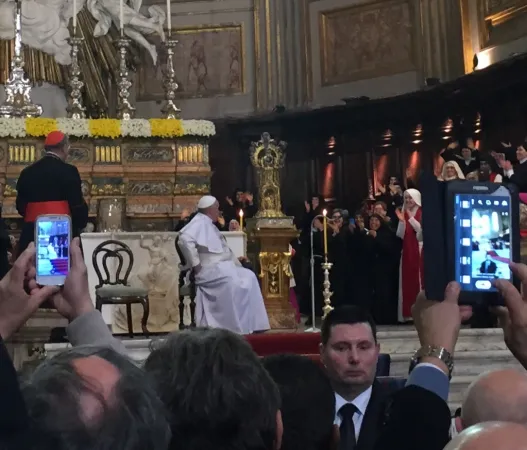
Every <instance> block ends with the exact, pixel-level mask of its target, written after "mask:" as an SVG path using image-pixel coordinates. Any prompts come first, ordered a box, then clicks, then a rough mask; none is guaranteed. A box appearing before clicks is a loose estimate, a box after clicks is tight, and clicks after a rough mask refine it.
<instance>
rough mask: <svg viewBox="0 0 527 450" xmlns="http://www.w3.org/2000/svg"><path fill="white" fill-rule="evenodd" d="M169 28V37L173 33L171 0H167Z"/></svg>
mask: <svg viewBox="0 0 527 450" xmlns="http://www.w3.org/2000/svg"><path fill="white" fill-rule="evenodd" d="M167 30H168V37H170V34H171V33H172V14H171V12H170V0H167Z"/></svg>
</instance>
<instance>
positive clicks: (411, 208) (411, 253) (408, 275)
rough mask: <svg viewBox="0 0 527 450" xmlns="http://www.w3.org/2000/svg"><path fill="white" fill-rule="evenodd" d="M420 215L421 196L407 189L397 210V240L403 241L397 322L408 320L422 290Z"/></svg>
mask: <svg viewBox="0 0 527 450" xmlns="http://www.w3.org/2000/svg"><path fill="white" fill-rule="evenodd" d="M421 216H422V214H421V193H420V192H419V191H418V190H417V189H407V190H406V191H405V192H404V204H403V208H402V210H397V217H398V218H399V225H398V226H397V237H399V238H400V239H402V241H403V250H402V253H401V264H400V267H399V307H398V309H397V316H398V320H399V322H407V321H410V320H412V305H413V304H414V303H415V300H416V298H417V294H419V292H420V291H421V289H422V287H423V259H422V249H423V232H422V228H421Z"/></svg>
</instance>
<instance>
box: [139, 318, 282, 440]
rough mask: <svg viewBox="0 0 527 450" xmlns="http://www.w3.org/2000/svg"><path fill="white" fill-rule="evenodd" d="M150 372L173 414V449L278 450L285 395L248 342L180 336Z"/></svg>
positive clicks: (153, 360) (202, 332)
mask: <svg viewBox="0 0 527 450" xmlns="http://www.w3.org/2000/svg"><path fill="white" fill-rule="evenodd" d="M144 367H145V370H146V371H147V373H149V374H150V375H152V376H153V378H154V380H155V381H156V384H157V388H158V393H159V396H160V397H161V398H162V399H163V401H164V402H165V404H166V405H167V407H168V409H169V413H170V414H171V419H170V421H171V429H172V445H171V447H170V448H171V449H174V450H175V449H177V450H227V449H239V450H272V448H273V446H274V445H275V442H276V436H277V423H276V417H277V413H278V410H279V409H280V394H279V392H278V388H277V386H276V384H275V383H274V382H273V380H272V379H271V377H270V376H269V374H268V373H267V371H266V370H265V369H264V368H263V366H262V363H261V361H260V359H259V358H258V356H257V355H256V354H255V353H254V351H253V350H252V348H251V346H250V345H249V344H248V343H247V341H246V340H245V339H244V338H243V337H241V336H239V335H237V334H234V333H232V332H230V331H227V330H223V329H219V328H215V329H204V328H198V329H194V330H185V331H181V332H176V333H173V334H172V335H170V336H169V337H168V339H167V340H166V341H165V342H163V343H161V344H160V345H159V346H157V348H156V345H154V346H153V349H152V352H151V353H150V355H149V357H148V359H147V360H146V362H145V366H144Z"/></svg>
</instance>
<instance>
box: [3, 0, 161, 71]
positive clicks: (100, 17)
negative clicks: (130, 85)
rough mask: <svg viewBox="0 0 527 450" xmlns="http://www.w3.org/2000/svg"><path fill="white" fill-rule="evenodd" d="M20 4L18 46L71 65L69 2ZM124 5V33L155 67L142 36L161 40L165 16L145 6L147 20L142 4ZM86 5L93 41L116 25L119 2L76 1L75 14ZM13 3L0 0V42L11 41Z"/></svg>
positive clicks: (132, 0)
mask: <svg viewBox="0 0 527 450" xmlns="http://www.w3.org/2000/svg"><path fill="white" fill-rule="evenodd" d="M21 1H22V24H21V25H22V42H23V43H24V44H25V45H27V46H28V47H30V48H34V49H37V50H41V51H43V52H44V53H47V54H49V55H52V56H54V57H55V60H56V61H57V62H58V63H59V64H62V65H69V64H71V55H70V53H71V46H70V44H69V42H68V39H69V37H70V32H69V30H68V24H69V22H70V20H71V19H72V17H73V0H21ZM127 3H128V0H125V4H124V33H125V35H126V36H128V37H129V38H130V39H132V40H134V41H135V42H137V43H138V44H139V45H141V46H142V47H144V48H145V49H146V50H147V51H148V53H149V54H150V56H151V57H152V60H153V62H154V64H156V63H157V50H156V47H155V45H154V44H151V43H150V42H148V40H147V39H146V38H145V35H153V34H157V35H158V36H159V37H160V38H161V40H163V41H164V40H165V33H164V31H163V25H164V23H165V20H166V14H165V11H164V10H163V8H161V7H160V6H158V5H154V6H149V7H148V13H149V15H150V16H149V17H147V16H145V15H143V14H141V13H140V12H139V9H140V8H141V4H142V0H130V2H129V3H130V5H128V4H127ZM85 5H86V7H87V9H88V11H89V12H90V14H91V15H92V16H93V17H94V18H95V20H97V25H96V26H95V29H94V30H93V35H94V37H99V36H105V35H106V34H107V33H108V31H109V30H110V26H111V25H112V22H113V23H114V24H115V26H116V27H117V28H119V27H120V23H119V0H87V3H86V0H77V11H80V10H81V9H83V8H84V6H85ZM15 9H16V2H15V0H0V39H2V40H10V39H13V38H14V37H15Z"/></svg>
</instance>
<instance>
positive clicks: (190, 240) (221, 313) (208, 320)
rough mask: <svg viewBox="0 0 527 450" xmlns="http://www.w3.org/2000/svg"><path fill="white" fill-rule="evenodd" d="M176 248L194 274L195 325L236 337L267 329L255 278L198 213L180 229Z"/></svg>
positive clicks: (208, 221) (215, 230) (209, 223)
mask: <svg viewBox="0 0 527 450" xmlns="http://www.w3.org/2000/svg"><path fill="white" fill-rule="evenodd" d="M179 246H180V248H181V251H182V252H183V255H184V256H185V259H186V263H187V266H189V267H196V266H198V265H199V266H200V267H201V270H200V271H199V273H197V274H196V277H195V281H196V315H195V321H196V325H197V326H201V327H213V328H225V329H227V330H231V331H234V332H235V333H240V334H250V333H253V332H255V331H263V330H268V329H269V328H270V327H269V319H268V317H267V311H266V309H265V304H264V300H263V297H262V293H261V291H260V285H259V284H258V280H257V279H256V275H255V274H254V273H253V272H252V271H250V270H249V269H245V268H243V267H241V264H240V262H239V261H238V259H237V258H236V256H234V254H233V253H232V251H231V249H230V248H229V246H228V245H227V241H226V240H225V237H224V236H223V235H222V234H221V233H220V231H219V230H218V229H217V228H216V226H215V225H214V223H213V222H212V220H211V219H210V218H209V217H208V216H206V215H204V214H201V213H198V214H196V216H195V217H194V218H193V219H192V220H191V221H190V222H189V223H188V224H187V225H186V226H185V227H184V228H183V229H182V230H181V233H180V235H179Z"/></svg>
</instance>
